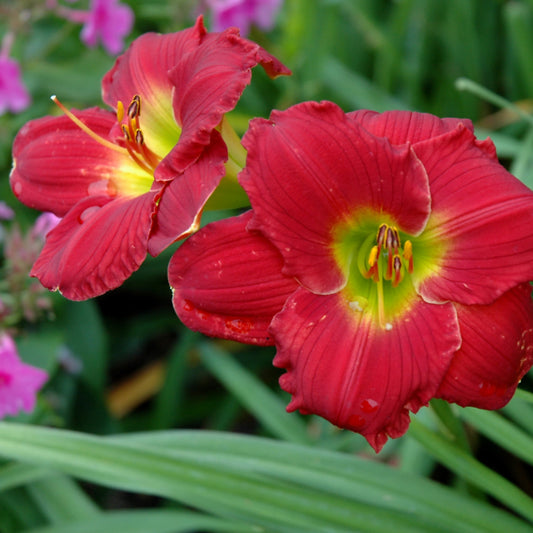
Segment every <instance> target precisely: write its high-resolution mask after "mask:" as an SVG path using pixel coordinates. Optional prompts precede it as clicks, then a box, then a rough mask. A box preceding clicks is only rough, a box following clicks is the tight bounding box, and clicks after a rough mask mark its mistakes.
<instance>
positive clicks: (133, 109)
mask: <svg viewBox="0 0 533 533" xmlns="http://www.w3.org/2000/svg"><path fill="white" fill-rule="evenodd" d="M140 114H141V97H140V96H139V95H138V94H136V95H135V96H134V97H133V98H132V100H131V103H130V105H129V106H128V117H130V118H131V119H132V120H133V119H135V118H137V117H138V116H140Z"/></svg>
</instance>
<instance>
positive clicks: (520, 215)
mask: <svg viewBox="0 0 533 533" xmlns="http://www.w3.org/2000/svg"><path fill="white" fill-rule="evenodd" d="M415 150H416V153H417V155H418V156H419V158H420V160H421V161H422V163H423V164H424V166H425V167H426V170H427V173H428V176H429V181H430V188H431V197H432V216H431V218H430V220H429V222H428V226H427V229H426V231H425V236H427V238H429V239H433V240H434V242H435V243H439V244H443V245H444V246H445V250H446V251H445V253H444V255H443V257H442V258H441V259H440V261H439V262H438V264H436V265H435V275H433V276H432V277H430V278H427V279H425V280H423V281H422V282H421V283H420V286H419V289H418V290H419V293H420V294H421V295H422V296H423V297H424V298H426V299H427V300H429V301H446V300H452V301H458V302H461V303H465V304H487V303H490V302H492V301H493V300H494V299H495V298H497V297H498V296H500V295H501V294H502V293H503V292H505V291H507V290H508V289H510V288H511V287H513V286H514V285H516V284H517V283H521V282H524V281H528V280H531V279H533V232H532V231H531V228H532V227H533V193H532V192H531V191H530V190H529V189H528V188H527V187H526V186H525V185H523V184H522V183H521V182H520V181H518V180H517V179H516V178H515V177H513V176H512V175H511V174H509V173H508V172H507V171H506V170H505V169H504V168H503V167H502V166H501V165H499V164H498V163H497V162H495V161H494V160H493V159H492V158H489V157H487V156H486V154H485V152H484V151H482V150H481V149H480V148H479V147H478V145H477V143H476V141H475V138H474V136H473V134H472V133H471V132H470V131H469V130H468V129H466V128H465V127H463V126H461V125H459V126H458V127H457V128H456V129H455V130H454V131H453V132H451V133H449V134H447V135H445V136H441V137H438V138H435V139H432V140H430V141H427V142H423V143H419V144H418V145H417V146H416V148H415ZM415 261H416V257H415Z"/></svg>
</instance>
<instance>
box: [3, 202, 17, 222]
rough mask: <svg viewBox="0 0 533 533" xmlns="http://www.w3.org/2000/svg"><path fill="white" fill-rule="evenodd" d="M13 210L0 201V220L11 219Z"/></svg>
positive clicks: (13, 214)
mask: <svg viewBox="0 0 533 533" xmlns="http://www.w3.org/2000/svg"><path fill="white" fill-rule="evenodd" d="M14 216H15V212H14V211H13V209H11V207H9V206H8V205H7V204H6V203H5V202H1V201H0V220H12V219H13V217H14Z"/></svg>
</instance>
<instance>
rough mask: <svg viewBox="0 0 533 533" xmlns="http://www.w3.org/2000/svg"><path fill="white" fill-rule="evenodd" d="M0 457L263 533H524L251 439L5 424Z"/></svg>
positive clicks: (319, 457) (395, 481)
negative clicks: (164, 500) (106, 433)
mask: <svg viewBox="0 0 533 533" xmlns="http://www.w3.org/2000/svg"><path fill="white" fill-rule="evenodd" d="M162 445H164V446H165V447H162ZM0 455H3V456H5V457H7V458H11V459H18V460H21V461H27V462H31V463H33V464H36V465H40V466H45V467H48V468H50V469H55V470H58V471H60V472H63V473H66V474H70V475H73V476H76V477H79V478H81V479H84V480H87V481H91V482H94V483H99V484H102V485H106V486H111V487H116V488H121V489H125V490H130V491H136V492H143V493H149V494H156V495H160V496H163V497H168V498H171V499H174V500H178V501H180V502H182V503H184V504H186V505H189V506H192V507H195V508H197V509H201V510H204V511H207V512H210V513H214V514H216V515H219V516H221V517H224V518H228V519H238V520H242V521H244V522H246V523H249V524H255V525H259V526H262V527H265V528H267V529H268V530H269V531H287V532H288V531H291V532H292V531H295V530H297V531H320V530H325V529H327V530H328V531H354V530H357V531H363V532H369V533H370V532H371V533H379V532H381V531H383V532H387V533H389V532H390V531H391V530H393V531H395V532H396V531H399V532H401V531H405V532H416V531H419V532H427V531H432V532H433V531H435V532H439V531H440V532H445V531H447V532H449V531H454V532H465V533H466V532H469V533H470V532H474V531H479V532H489V531H494V532H501V531H513V532H521V531H524V532H525V531H530V528H529V526H526V525H525V524H524V523H523V522H521V521H519V520H518V519H516V518H515V517H513V516H511V515H508V514H506V513H503V512H501V511H499V510H497V509H494V508H491V507H490V506H488V505H486V504H483V503H481V502H478V501H476V500H474V499H470V498H467V497H464V496H462V495H458V494H456V493H455V492H454V491H452V490H449V489H446V488H444V487H440V486H438V485H437V484H435V483H432V482H430V481H428V480H425V479H420V478H417V477H415V476H408V475H406V474H405V473H402V472H399V471H397V470H394V469H392V468H389V467H387V466H385V465H382V464H378V463H376V462H373V461H364V460H362V459H358V458H356V457H353V456H350V455H346V454H342V453H336V452H329V451H324V450H320V449H315V448H312V447H309V446H301V445H295V444H289V443H283V442H279V441H271V440H267V439H259V438H257V437H245V436H239V435H231V434H228V435H226V434H217V433H212V432H204V431H196V432H194V431H190V432H179V431H174V432H163V433H158V432H149V433H145V434H141V435H124V436H122V437H114V438H112V439H111V438H103V437H95V436H89V435H84V434H79V433H74V432H69V431H64V430H54V429H49V428H39V427H35V426H24V425H19V424H10V423H6V422H3V423H0Z"/></svg>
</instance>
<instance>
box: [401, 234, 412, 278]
mask: <svg viewBox="0 0 533 533" xmlns="http://www.w3.org/2000/svg"><path fill="white" fill-rule="evenodd" d="M403 257H404V259H405V260H406V261H407V272H409V274H412V273H413V268H414V262H413V245H412V244H411V241H405V244H404V245H403Z"/></svg>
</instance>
